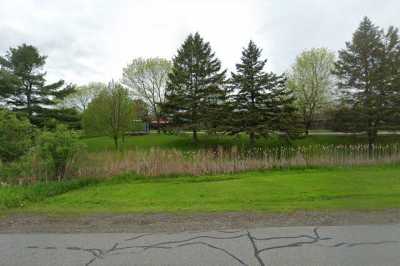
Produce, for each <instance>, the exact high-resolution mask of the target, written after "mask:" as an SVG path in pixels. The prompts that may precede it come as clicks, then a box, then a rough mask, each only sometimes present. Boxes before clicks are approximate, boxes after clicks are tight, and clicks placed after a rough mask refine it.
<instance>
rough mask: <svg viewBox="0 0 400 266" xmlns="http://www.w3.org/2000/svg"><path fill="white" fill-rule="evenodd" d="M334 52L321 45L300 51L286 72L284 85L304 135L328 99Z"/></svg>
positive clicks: (331, 80)
mask: <svg viewBox="0 0 400 266" xmlns="http://www.w3.org/2000/svg"><path fill="white" fill-rule="evenodd" d="M334 63H335V55H334V54H333V53H332V52H330V51H329V50H327V49H325V48H313V49H311V50H308V51H304V52H302V53H301V54H300V55H299V56H298V57H297V59H296V63H295V64H294V65H293V67H292V70H291V72H290V74H289V80H288V86H289V87H290V89H291V90H292V91H293V92H294V95H295V98H296V107H297V108H298V111H299V112H300V115H301V118H302V121H303V126H304V130H305V133H306V135H308V132H309V129H310V128H311V126H312V124H313V123H314V121H315V118H316V115H317V114H318V113H319V114H321V113H322V111H323V109H324V107H325V106H327V104H328V102H329V97H330V93H331V91H332V85H333V79H332V70H333V68H334Z"/></svg>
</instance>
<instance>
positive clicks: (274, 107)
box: [229, 41, 295, 144]
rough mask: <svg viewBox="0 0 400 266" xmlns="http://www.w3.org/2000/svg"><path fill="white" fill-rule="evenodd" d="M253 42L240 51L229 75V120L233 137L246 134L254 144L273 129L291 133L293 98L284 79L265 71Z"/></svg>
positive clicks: (259, 52) (259, 51) (259, 53)
mask: <svg viewBox="0 0 400 266" xmlns="http://www.w3.org/2000/svg"><path fill="white" fill-rule="evenodd" d="M261 52H262V50H261V49H259V48H258V47H257V46H256V45H255V43H254V42H253V41H250V43H249V45H248V47H247V48H245V49H244V50H243V52H242V57H241V61H242V62H241V63H240V64H237V65H236V70H237V73H232V78H231V88H230V90H231V98H232V100H231V101H230V102H229V104H230V107H231V108H230V109H231V113H232V115H231V121H230V123H229V126H230V128H229V131H230V132H231V133H232V134H237V133H240V132H245V133H247V134H248V135H249V137H250V141H251V143H253V144H254V142H255V139H256V137H258V136H264V137H265V136H267V135H268V134H269V133H271V132H272V131H275V130H279V131H285V132H287V133H290V132H292V126H293V125H295V124H294V123H293V121H294V118H295V114H294V112H295V108H294V107H293V101H294V99H293V96H292V93H291V91H290V90H288V89H287V87H286V77H284V76H283V75H276V74H274V73H266V72H264V67H265V64H266V62H267V60H261V59H260V57H261Z"/></svg>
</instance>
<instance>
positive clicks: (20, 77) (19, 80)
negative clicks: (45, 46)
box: [0, 44, 74, 126]
mask: <svg viewBox="0 0 400 266" xmlns="http://www.w3.org/2000/svg"><path fill="white" fill-rule="evenodd" d="M45 63H46V56H43V55H40V54H39V51H38V50H37V48H35V47H34V46H31V45H26V44H23V45H21V46H18V47H17V48H10V50H9V51H8V52H7V54H6V55H5V56H4V57H0V68H1V72H0V88H2V91H3V88H4V90H5V91H6V93H4V94H6V95H3V97H5V100H4V101H5V102H6V103H7V104H8V105H10V107H12V108H14V109H15V111H18V112H21V113H23V114H25V115H26V116H27V117H28V119H29V120H30V121H31V123H33V124H35V125H39V126H43V125H44V122H45V121H46V120H47V119H48V118H51V117H54V116H53V115H54V112H55V111H56V108H54V107H55V106H56V105H57V104H58V102H59V101H60V100H62V99H63V98H64V97H66V96H67V95H68V94H70V93H72V92H73V91H74V87H73V86H71V85H68V86H65V87H64V88H62V87H63V85H64V81H62V80H60V81H58V82H55V83H52V84H47V85H46V84H45V83H46V79H45V75H46V72H43V71H42V68H43V66H44V65H45ZM57 112H60V111H59V110H57ZM54 118H55V117H54ZM58 118H60V115H58ZM61 119H62V117H61ZM61 121H62V120H61Z"/></svg>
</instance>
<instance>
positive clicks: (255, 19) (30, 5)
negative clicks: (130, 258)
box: [0, 0, 400, 84]
mask: <svg viewBox="0 0 400 266" xmlns="http://www.w3.org/2000/svg"><path fill="white" fill-rule="evenodd" d="M399 10H400V1H399V0H335V1H332V0H112V1H107V0H63V1H62V0H0V53H1V54H4V53H5V52H6V50H7V49H8V48H9V47H10V46H16V45H19V44H21V43H28V44H32V45H35V46H37V47H38V48H39V49H40V51H41V52H42V53H44V54H46V55H48V61H47V62H48V64H47V66H46V70H47V72H48V75H49V79H50V80H56V79H65V80H66V81H68V82H74V83H78V84H82V83H86V82H89V81H107V80H110V79H111V78H114V79H118V78H120V75H121V70H122V67H123V66H125V65H126V64H127V63H128V62H129V61H130V60H131V59H132V58H134V57H139V56H141V57H153V56H157V57H165V58H171V57H172V56H173V55H174V54H175V52H176V49H177V48H178V46H179V45H180V44H181V43H182V42H183V40H184V38H185V37H186V35H187V34H189V33H191V32H195V31H199V32H200V34H201V35H202V36H203V37H204V38H205V39H206V40H207V41H209V42H210V43H211V46H212V48H213V49H214V51H215V52H216V54H217V56H218V58H219V59H221V61H222V62H223V65H224V67H225V68H228V69H229V70H233V69H234V65H235V63H236V62H237V61H238V60H239V58H240V53H241V49H242V47H244V46H245V45H246V44H247V42H248V41H249V40H250V39H252V40H254V41H255V42H256V43H257V44H258V45H259V46H261V47H262V48H263V51H264V52H263V55H264V56H265V57H267V58H268V59H269V64H268V68H269V70H273V71H277V72H282V71H286V70H287V69H288V68H289V67H290V65H291V64H292V63H293V61H294V59H295V57H296V55H297V54H298V53H299V52H301V51H302V50H304V49H307V48H311V47H327V48H329V49H331V50H332V51H337V50H338V49H340V48H342V47H343V46H344V42H345V41H347V40H350V38H351V35H352V32H353V31H354V30H355V29H356V27H357V26H358V24H359V22H360V20H361V19H362V17H363V16H369V17H370V18H371V19H372V20H373V21H374V22H375V23H376V24H377V25H379V26H383V27H387V26H389V25H395V26H397V27H399V26H400V16H399Z"/></svg>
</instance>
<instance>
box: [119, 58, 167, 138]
mask: <svg viewBox="0 0 400 266" xmlns="http://www.w3.org/2000/svg"><path fill="white" fill-rule="evenodd" d="M170 71H171V62H170V61H168V60H166V59H162V58H149V59H143V58H137V59H134V60H132V62H131V63H130V64H128V65H127V66H126V67H125V68H124V69H123V71H122V73H123V78H122V84H124V85H125V86H127V87H128V88H129V89H130V90H131V92H132V95H133V96H134V97H136V98H138V99H141V100H142V101H144V102H145V103H146V104H148V105H149V107H150V110H151V113H152V115H153V116H154V117H155V119H156V121H157V128H158V132H159V133H160V120H161V107H160V105H162V104H163V103H164V100H165V97H164V96H165V87H166V84H167V80H168V74H169V72H170Z"/></svg>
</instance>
